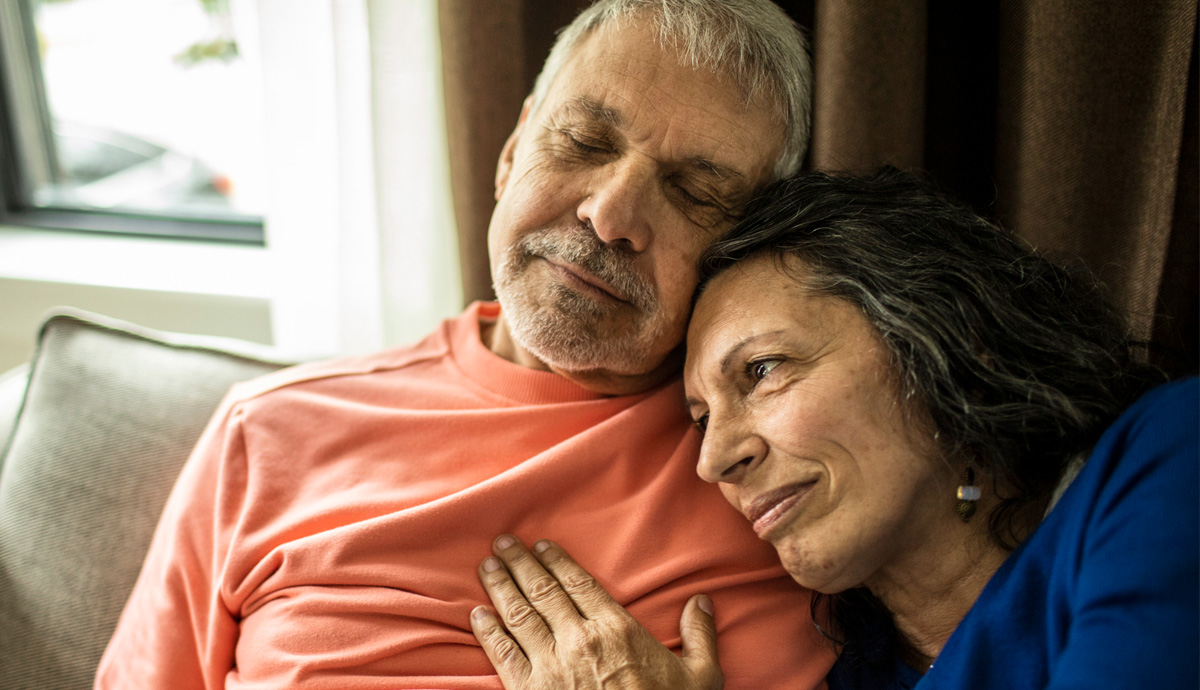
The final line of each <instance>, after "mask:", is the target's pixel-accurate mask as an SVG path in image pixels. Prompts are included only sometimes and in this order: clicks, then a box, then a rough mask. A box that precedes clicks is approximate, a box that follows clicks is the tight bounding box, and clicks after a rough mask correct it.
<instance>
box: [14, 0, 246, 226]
mask: <svg viewBox="0 0 1200 690" xmlns="http://www.w3.org/2000/svg"><path fill="white" fill-rule="evenodd" d="M254 13H255V7H254V2H253V0H53V1H51V0H40V2H39V1H37V0H0V87H2V88H0V202H2V203H3V208H2V209H0V221H3V222H4V223H7V224H10V225H31V226H41V227H56V228H64V229H72V230H98V231H105V232H120V233H129V234H144V235H165V236H178V237H190V238H206V239H220V240H227V241H235V242H246V243H256V244H261V242H262V237H263V233H262V213H263V210H264V205H265V204H264V201H263V197H264V186H265V185H264V183H263V177H264V176H263V172H262V171H263V169H264V165H263V143H262V142H263V128H262V124H261V123H262V92H261V87H260V85H261V83H262V80H261V78H260V70H259V67H258V65H257V64H256V61H255V60H254V54H255V51H254V43H255V39H256V36H255V32H254V31H253V26H254V23H255V19H256V17H255V14H254Z"/></svg>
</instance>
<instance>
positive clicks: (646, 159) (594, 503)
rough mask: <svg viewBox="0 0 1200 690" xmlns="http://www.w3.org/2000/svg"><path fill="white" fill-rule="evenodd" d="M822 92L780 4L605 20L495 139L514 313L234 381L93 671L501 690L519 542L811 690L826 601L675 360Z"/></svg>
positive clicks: (608, 6) (586, 32) (504, 262)
mask: <svg viewBox="0 0 1200 690" xmlns="http://www.w3.org/2000/svg"><path fill="white" fill-rule="evenodd" d="M808 83H809V77H808V66H807V61H806V58H805V53H804V46H803V39H802V38H801V36H800V34H799V32H798V31H797V29H796V28H795V26H794V25H793V24H792V23H791V22H790V20H788V19H787V17H786V15H784V14H783V13H782V12H781V11H780V10H779V9H778V8H777V7H775V6H774V5H772V4H771V3H770V2H767V1H766V0H662V1H660V2H646V1H645V0H601V2H599V3H597V4H596V5H594V6H592V7H591V8H589V9H588V10H585V12H584V13H583V14H582V15H580V17H579V18H578V19H577V20H576V21H575V22H574V23H573V24H572V25H571V26H570V27H568V28H567V29H566V30H565V31H564V32H563V34H562V35H561V36H560V38H559V40H558V42H557V44H556V46H555V48H554V49H553V51H552V52H551V54H550V57H549V58H548V60H547V63H546V66H545V68H544V70H543V73H542V75H541V76H540V77H539V79H538V83H537V85H536V87H535V89H534V92H533V94H532V95H531V96H530V97H529V99H528V100H527V101H526V103H525V106H524V108H523V109H522V111H521V114H520V119H519V120H518V122H517V126H516V128H515V129H514V131H513V133H512V135H511V137H510V138H509V140H508V142H507V143H506V145H505V146H504V149H503V152H502V154H501V156H500V161H499V165H498V167H497V171H496V200H497V204H496V210H495V213H494V215H493V218H492V222H491V226H490V235H489V250H490V253H491V257H492V269H493V277H494V279H495V283H496V290H497V294H498V295H499V304H475V305H472V306H471V307H470V308H469V309H468V310H467V311H466V312H465V313H464V314H463V315H461V316H459V317H458V318H456V319H454V320H451V321H448V322H447V323H446V324H444V325H443V327H442V328H441V329H440V330H438V331H437V332H435V333H434V334H432V335H431V336H429V337H428V338H426V339H425V340H424V341H422V342H421V343H418V344H417V345H415V346H411V347H405V348H401V349H397V350H391V351H387V352H383V353H380V354H377V355H373V356H368V357H362V358H356V359H350V360H342V361H336V362H325V363H319V364H314V365H307V366H302V367H299V368H295V369H292V370H288V371H285V372H281V373H279V374H276V375H271V376H269V377H267V378H264V379H260V380H257V381H254V382H251V383H249V384H246V385H243V386H240V387H237V388H235V389H234V390H233V391H232V392H231V393H230V395H229V397H228V398H227V399H226V401H225V403H224V404H223V405H222V407H221V409H220V410H219V411H218V413H217V415H216V417H215V418H214V420H213V422H212V423H211V424H210V426H209V428H208V429H207V431H206V432H205V435H204V436H203V438H202V439H201V441H200V444H199V445H198V447H197V449H196V451H195V453H194V454H193V456H192V458H191V459H190V460H189V462H188V464H187V466H186V467H185V469H184V471H183V473H182V475H181V477H180V479H179V482H178V484H177V486H176V489H175V491H174V492H173V493H172V496H171V498H170V500H169V501H168V504H167V507H166V509H165V511H164V514H163V517H162V521H161V523H160V525H159V529H158V531H157V533H156V535H155V538H154V542H153V544H152V546H151V550H150V553H149V555H148V557H147V561H146V564H145V566H144V567H143V570H142V574H141V576H140V578H139V580H138V583H137V586H136V587H135V589H134V592H133V595H132V597H131V599H130V602H129V604H128V605H127V606H126V609H125V611H124V613H123V615H122V617H121V621H120V623H119V625H118V628H117V631H116V634H115V636H114V638H113V640H112V642H111V643H110V645H109V648H108V650H107V652H106V653H105V656H104V659H103V661H102V663H101V668H100V671H99V674H98V676H97V681H96V682H97V687H100V688H118V687H119V688H139V689H148V688H210V689H211V688H250V687H255V688H262V687H272V688H276V687H292V688H337V689H339V690H346V689H348V688H349V689H353V688H498V687H499V686H500V684H499V681H498V680H497V678H496V676H495V672H494V671H493V669H492V667H491V665H490V664H489V663H488V661H487V659H486V657H485V655H484V653H483V652H482V650H481V649H480V648H479V647H478V645H477V643H476V641H475V638H474V636H473V635H472V632H471V628H470V623H469V615H470V612H471V610H472V609H473V608H474V607H475V606H477V605H479V604H482V603H484V602H486V600H487V599H486V595H485V594H484V592H483V590H482V588H481V586H480V585H479V583H478V581H477V580H476V566H477V565H478V564H479V562H480V561H481V560H482V559H483V558H485V557H486V556H487V555H488V554H489V553H490V551H491V549H492V548H493V547H495V548H503V547H504V546H505V544H506V542H504V541H499V542H497V543H496V544H492V543H491V541H492V539H493V538H494V537H495V536H496V535H498V534H501V533H512V534H516V535H517V536H519V537H521V538H522V539H526V540H533V539H536V538H538V537H541V536H547V537H552V538H554V539H555V540H556V541H557V542H559V543H561V544H562V545H563V546H564V547H566V548H568V549H570V550H571V551H572V553H573V554H575V555H576V557H577V558H578V559H579V560H580V561H581V562H582V563H584V564H585V565H586V566H587V567H589V568H590V569H591V570H592V572H593V573H595V574H596V576H597V578H598V579H599V580H600V581H601V584H603V585H604V586H605V587H606V588H608V589H609V591H611V592H613V594H614V596H615V597H616V598H617V599H618V600H619V601H620V602H621V603H622V604H623V605H625V606H626V607H627V608H628V609H629V611H630V612H631V613H632V614H633V615H634V616H635V617H636V618H637V619H638V620H639V621H640V622H641V623H642V624H643V625H645V626H646V627H647V628H648V629H649V630H650V632H651V633H653V634H654V635H655V636H656V637H658V638H659V639H660V640H662V641H663V642H664V643H666V644H667V645H668V646H675V647H676V648H677V647H678V646H679V644H680V635H679V616H680V612H681V611H682V610H683V607H684V604H685V602H687V600H688V599H689V597H691V596H693V595H695V594H698V593H706V594H708V595H709V596H711V598H712V601H713V602H714V603H715V607H716V623H717V626H718V629H719V631H720V633H721V634H720V638H719V639H720V644H721V654H722V662H723V664H724V668H725V671H726V675H727V679H728V687H729V688H753V689H755V690H758V689H762V688H784V687H786V688H801V687H811V686H815V685H817V684H819V683H820V682H821V679H822V678H823V676H824V674H825V672H826V671H827V669H828V667H829V665H830V664H831V663H832V653H831V652H830V651H829V650H828V649H827V648H825V647H824V646H823V645H822V644H821V643H820V642H819V641H818V639H817V636H816V635H815V633H814V632H813V630H812V628H811V625H809V624H807V623H806V622H805V619H806V618H807V616H806V615H805V613H806V611H807V606H808V597H807V594H806V593H805V592H803V591H801V590H799V589H797V588H796V587H795V586H794V585H793V584H792V583H791V581H790V580H789V579H788V578H787V577H786V576H785V575H784V573H783V572H782V570H781V569H780V568H779V566H778V564H777V562H776V559H775V556H774V554H773V553H772V551H771V549H770V547H769V546H767V545H766V544H764V543H761V542H758V541H757V540H756V539H755V537H754V535H753V533H752V532H751V531H750V530H749V529H748V528H747V527H746V526H745V524H744V520H742V518H741V516H740V515H738V513H737V512H736V511H734V510H733V509H731V508H730V507H729V506H728V505H727V504H726V503H725V502H724V500H723V499H722V498H721V496H720V495H719V493H718V492H716V491H713V490H712V488H711V487H708V486H706V485H704V484H703V482H701V481H699V479H698V478H697V477H696V476H695V469H694V468H695V461H696V453H697V446H698V443H697V437H696V434H695V433H693V432H692V431H691V430H690V429H689V426H690V425H689V422H688V418H687V416H686V414H685V412H684V410H683V407H682V398H683V393H682V388H681V385H680V383H679V381H678V377H677V370H678V368H679V364H680V348H681V345H680V342H681V340H682V337H683V333H684V330H685V326H686V322H687V319H688V312H689V304H690V298H691V293H692V290H693V288H694V286H695V280H696V278H695V275H696V272H695V268H694V266H693V264H694V261H695V259H696V257H697V255H698V254H699V252H700V251H701V250H702V249H703V248H704V247H705V246H706V245H707V244H708V243H709V242H710V241H711V240H713V239H714V238H715V237H717V236H719V235H720V234H721V233H722V232H723V231H724V230H726V229H727V228H728V227H729V226H730V225H731V223H732V221H733V219H734V218H736V216H737V215H738V212H739V209H740V208H741V207H742V205H743V204H744V203H745V202H747V201H748V200H749V199H750V198H751V197H752V196H753V195H754V194H755V193H756V191H757V190H758V189H760V188H761V187H762V186H763V185H765V184H766V183H767V182H769V181H771V180H772V179H774V178H776V177H777V176H780V175H782V174H786V173H788V172H791V171H792V170H794V169H795V168H796V167H797V166H798V165H799V161H800V159H801V157H802V155H803V149H804V142H805V139H806V137H807V117H808V116H807V111H808ZM778 649H789V650H790V651H789V653H788V654H785V655H780V654H777V653H775V652H772V651H769V650H778Z"/></svg>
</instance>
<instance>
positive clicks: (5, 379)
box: [0, 364, 29, 471]
mask: <svg viewBox="0 0 1200 690" xmlns="http://www.w3.org/2000/svg"><path fill="white" fill-rule="evenodd" d="M28 382H29V365H28V364H22V365H20V366H18V367H16V368H13V369H9V370H8V371H6V372H4V373H2V374H0V471H3V469H4V455H5V451H6V450H7V449H8V439H9V437H11V436H12V431H13V427H14V426H16V423H17V413H18V412H20V410H21V401H22V400H24V399H25V385H26V384H27V383H28Z"/></svg>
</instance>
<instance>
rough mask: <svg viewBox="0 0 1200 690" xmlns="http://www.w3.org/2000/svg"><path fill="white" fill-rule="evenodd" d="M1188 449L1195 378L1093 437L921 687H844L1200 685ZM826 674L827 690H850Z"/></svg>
mask: <svg viewBox="0 0 1200 690" xmlns="http://www.w3.org/2000/svg"><path fill="white" fill-rule="evenodd" d="M1198 438H1200V381H1198V380H1197V379H1189V380H1186V381H1180V382H1175V383H1171V384H1168V385H1165V386H1161V387H1159V388H1156V389H1155V390H1153V391H1151V392H1150V393H1148V394H1147V395H1146V396H1144V397H1143V398H1142V399H1141V400H1139V401H1138V402H1137V403H1135V404H1134V405H1133V406H1131V407H1130V408H1129V409H1128V410H1126V412H1125V413H1124V414H1123V415H1121V417H1120V418H1119V419H1118V420H1117V421H1116V422H1115V423H1114V424H1113V425H1112V426H1111V427H1109V428H1108V429H1107V430H1106V431H1105V432H1104V435H1103V436H1101V437H1100V440H1099V441H1098V442H1097V444H1096V446H1095V448H1094V449H1093V451H1092V453H1091V455H1090V457H1089V458H1088V460H1087V463H1086V464H1085V465H1084V467H1083V469H1082V470H1081V471H1080V473H1079V476H1078V477H1076V478H1075V481H1074V482H1072V484H1071V486H1070V487H1069V488H1068V489H1067V491H1066V492H1065V493H1064V494H1063V497H1062V499H1061V500H1060V501H1059V503H1058V505H1056V506H1055V507H1054V509H1053V510H1052V511H1051V512H1050V514H1049V515H1048V516H1047V517H1046V519H1045V520H1043V521H1042V524H1041V525H1039V526H1038V528H1037V529H1036V530H1035V531H1034V532H1033V534H1031V535H1030V536H1029V538H1028V539H1026V540H1025V542H1024V543H1022V544H1021V546H1020V547H1018V548H1017V549H1016V550H1015V551H1013V553H1012V554H1010V555H1009V557H1008V558H1007V559H1006V560H1005V562H1004V564H1003V565H1002V566H1001V567H1000V569H999V570H997V571H996V574H995V575H993V576H992V578H991V580H990V581H989V582H988V584H987V586H986V587H984V589H983V592H982V593H981V594H980V596H979V599H978V600H977V601H976V602H975V605H974V606H972V607H971V610H970V611H969V612H968V613H967V615H966V617H965V618H964V619H963V621H962V622H961V623H960V624H959V625H958V627H957V628H956V629H955V631H954V634H953V635H951V637H950V639H949V640H948V641H947V643H946V646H945V647H944V648H943V649H942V653H941V654H940V655H939V656H938V658H937V660H936V661H935V662H934V665H933V667H932V668H931V669H930V670H929V671H928V672H927V673H926V674H925V676H924V677H923V678H921V677H920V674H919V673H917V672H916V671H914V670H912V669H909V668H908V667H906V666H904V665H903V664H901V663H899V662H897V663H896V664H895V667H894V669H893V670H892V672H891V677H890V678H888V677H878V678H874V679H868V678H860V680H861V681H867V682H865V683H864V684H862V685H857V687H859V688H879V689H880V690H883V689H885V688H886V689H887V690H901V689H903V688H913V687H915V688H916V689H917V690H934V689H937V688H947V689H950V688H952V689H954V690H964V689H970V690H988V689H990V688H995V689H996V690H1013V689H1023V688H1045V689H1053V690H1063V689H1066V688H1080V689H1083V688H1087V689H1088V690H1093V689H1095V688H1139V689H1140V688H1155V689H1158V690H1170V689H1173V688H1187V689H1189V690H1194V689H1195V688H1197V687H1198V686H1200V663H1198V662H1197V655H1198V653H1200V471H1198V470H1200V441H1198ZM838 673H839V671H838V669H837V668H836V667H835V671H834V673H833V674H831V679H830V680H831V683H830V686H831V688H832V687H855V685H849V684H846V683H845V681H844V680H843V681H841V683H840V684H839V682H838V681H837V680H835V678H834V677H835V676H837V675H838ZM885 676H886V674H885ZM844 677H845V676H843V678H844Z"/></svg>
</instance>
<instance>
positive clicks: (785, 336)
mask: <svg viewBox="0 0 1200 690" xmlns="http://www.w3.org/2000/svg"><path fill="white" fill-rule="evenodd" d="M704 274H705V280H704V282H703V283H702V285H701V288H700V291H699V292H698V295H699V297H698V300H697V302H696V309H695V313H694V314H693V317H692V322H691V326H690V329H689V333H688V357H687V364H686V368H685V374H684V376H685V384H686V389H687V395H688V399H687V404H688V407H689V408H690V410H691V414H692V417H693V419H695V420H696V425H697V426H698V427H699V429H700V431H701V432H702V433H703V434H704V437H703V443H702V447H701V453H700V460H699V464H698V468H697V471H698V473H699V474H700V476H701V477H702V478H703V479H705V480H706V481H709V482H713V483H716V484H718V485H719V487H720V489H721V491H722V492H723V493H724V495H725V497H726V498H727V499H728V500H729V502H730V503H731V504H733V506H734V507H735V508H737V509H738V510H740V511H741V512H742V513H743V514H744V515H745V516H746V519H747V520H748V521H749V522H750V526H751V527H752V529H753V530H754V531H755V532H756V533H757V534H758V536H759V537H760V538H762V539H765V540H767V541H769V542H770V543H771V544H773V545H774V547H775V549H776V550H777V551H778V553H779V557H780V559H781V560H782V562H783V565H784V567H785V568H786V569H787V570H788V572H789V573H791V575H792V576H793V577H794V578H795V580H796V581H797V582H798V583H799V584H801V585H803V586H804V587H808V588H811V589H813V590H815V591H817V592H820V593H822V595H823V596H821V597H818V598H817V601H816V602H815V603H814V607H813V611H812V612H811V615H812V616H813V619H814V622H815V623H816V624H817V625H818V627H819V628H820V629H821V631H822V632H823V633H824V634H825V635H826V636H827V637H829V639H830V640H831V644H832V645H834V646H835V648H836V650H837V651H838V652H839V658H838V661H837V663H836V665H835V667H834V670H833V672H832V674H831V675H830V678H829V680H830V686H831V687H832V688H910V687H914V686H916V685H917V684H918V683H919V687H920V688H942V687H944V688H957V689H963V688H970V689H972V690H979V689H981V688H1004V689H1006V690H1008V689H1011V688H1067V687H1070V688H1135V687H1136V688H1195V687H1197V683H1198V677H1200V671H1198V666H1197V660H1196V652H1197V648H1198V646H1200V635H1198V632H1197V631H1198V629H1200V620H1198V613H1197V612H1198V607H1200V599H1198V596H1197V591H1198V584H1200V568H1198V552H1197V548H1198V544H1200V532H1198V529H1197V517H1198V514H1200V500H1198V498H1197V486H1198V483H1200V474H1198V472H1197V467H1198V464H1200V458H1198V455H1200V450H1198V441H1197V436H1198V432H1197V425H1198V418H1200V412H1198V405H1197V401H1198V398H1200V387H1198V386H1197V383H1196V381H1195V380H1189V381H1185V382H1176V383H1172V384H1168V385H1165V386H1161V387H1159V388H1156V389H1154V390H1153V391H1151V392H1149V393H1148V394H1145V395H1143V393H1145V391H1146V390H1147V388H1149V386H1150V384H1151V383H1152V382H1153V377H1152V376H1151V375H1149V374H1148V373H1147V371H1146V370H1145V369H1144V368H1143V367H1140V366H1139V365H1138V364H1137V363H1136V362H1135V360H1134V359H1133V358H1132V357H1131V352H1130V346H1129V343H1128V341H1127V340H1126V337H1125V336H1126V331H1125V328H1124V325H1123V322H1122V320H1121V319H1120V318H1119V316H1118V314H1117V312H1116V311H1115V310H1114V309H1113V308H1112V307H1110V306H1109V305H1108V304H1107V303H1106V302H1105V300H1104V299H1103V298H1102V292H1101V290H1100V289H1099V288H1098V287H1097V285H1096V284H1095V282H1094V281H1093V280H1091V279H1090V278H1088V277H1086V276H1083V275H1080V274H1079V273H1078V272H1071V271H1068V270H1066V269H1063V268H1061V267H1059V266H1056V265H1054V264H1052V263H1050V262H1048V261H1046V260H1045V259H1043V258H1042V257H1040V256H1038V255H1037V254H1035V253H1033V252H1031V251H1029V250H1028V249H1027V248H1025V247H1024V246H1022V245H1021V244H1020V243H1019V242H1018V241H1016V240H1015V239H1013V238H1012V237H1011V236H1010V235H1008V234H1006V233H1005V232H1003V231H1001V230H999V229H998V228H996V227H995V226H993V225H991V224H989V223H988V222H986V221H984V220H983V219H981V218H980V217H979V216H977V215H975V214H974V213H972V212H971V211H969V210H967V209H965V208H963V207H962V206H960V205H958V204H956V203H953V202H951V201H948V200H947V199H945V198H944V197H943V196H941V195H940V194H939V193H937V192H936V191H935V190H933V189H931V188H930V187H928V186H926V185H925V184H923V183H922V182H920V181H919V180H917V179H916V178H914V177H911V176H909V175H905V174H902V173H899V172H896V171H894V170H885V171H883V172H881V173H879V174H877V175H876V176H874V177H872V178H869V179H856V178H851V177H830V176H826V175H821V174H811V175H807V176H803V177H800V178H796V179H793V180H788V181H785V182H783V183H780V184H779V185H777V186H776V187H775V188H774V189H773V190H772V191H771V193H770V194H769V195H768V197H767V198H766V199H765V200H764V201H763V202H762V203H760V204H758V205H757V206H756V208H755V209H753V210H752V211H751V212H750V213H749V214H748V216H747V218H746V219H745V220H744V221H743V222H742V223H741V224H740V225H739V226H738V228H737V229H736V230H734V231H733V233H732V234H731V235H730V236H728V237H727V238H725V239H724V240H722V241H721V242H719V243H718V244H716V245H715V246H714V247H713V248H712V249H711V250H710V251H709V253H708V254H707V256H706V258H705V260H704ZM1139 397H1140V399H1139ZM1080 468H1082V469H1080ZM1076 472H1077V474H1076ZM1068 485H1069V487H1068ZM1064 488H1065V491H1064V490H1063V489H1064ZM679 519H681V520H686V519H687V516H680V518H679ZM495 551H496V554H495V556H494V557H492V558H489V559H487V560H485V561H484V562H483V564H482V565H481V567H480V577H481V579H482V581H483V584H484V586H485V588H486V589H487V591H488V594H489V595H490V597H491V599H492V602H493V604H494V605H495V607H496V611H497V612H498V613H499V616H498V617H497V615H496V614H495V613H493V612H492V611H491V610H490V609H487V608H485V607H480V608H479V609H477V610H476V611H475V612H474V613H473V615H472V626H473V629H474V630H475V633H476V636H477V637H478V638H479V641H480V643H481V644H482V645H483V647H484V649H485V650H486V652H487V653H488V655H489V657H490V658H491V660H492V662H493V664H494V665H495V666H496V669H497V671H498V672H499V674H500V677H501V679H502V681H503V683H504V686H505V687H506V688H508V689H509V690H526V689H533V688H537V689H543V688H544V689H547V690H548V689H550V688H565V687H571V688H593V687H594V688H601V687H603V688H618V687H619V688H719V687H720V686H721V680H720V672H719V667H718V665H717V659H716V649H717V644H716V639H717V634H716V632H715V630H716V629H719V627H720V601H717V602H712V601H709V600H708V599H707V598H705V597H702V596H700V597H696V598H694V599H693V600H692V601H691V602H689V604H688V606H687V608H686V609H685V611H684V612H683V618H682V625H681V627H682V640H683V649H682V655H681V656H676V655H675V654H672V653H671V652H670V651H669V650H667V649H666V648H665V647H663V646H662V645H660V644H659V643H658V642H656V641H655V640H653V639H652V638H651V637H650V635H649V634H648V633H647V632H645V631H644V630H643V629H641V628H640V626H638V625H637V624H636V623H635V622H634V621H633V620H632V619H631V618H630V617H629V616H628V614H626V613H625V612H624V610H623V609H621V607H620V606H619V605H618V604H617V603H616V602H614V601H612V600H611V599H610V598H609V597H608V596H607V595H606V594H605V593H604V591H603V589H602V588H601V587H600V586H599V585H598V584H597V583H596V582H595V581H594V580H593V579H592V578H590V577H589V576H588V575H587V573H586V572H585V571H584V570H583V569H582V568H581V567H580V566H579V565H576V564H575V563H574V562H573V561H572V560H571V559H570V557H569V556H568V555H567V554H566V552H565V551H564V550H563V549H562V548H561V547H559V546H557V545H555V544H552V543H550V542H545V541H542V542H537V543H536V544H534V546H533V548H532V550H526V548H525V547H524V545H522V544H521V543H520V542H519V541H517V540H515V539H513V538H512V537H511V536H508V535H506V536H504V537H501V538H500V539H498V540H497V546H496V549H495ZM501 566H503V567H501ZM714 604H715V627H714ZM809 614H810V612H807V611H804V612H802V611H797V612H796V615H809ZM767 653H771V654H787V653H788V650H786V649H777V650H769V651H767Z"/></svg>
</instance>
